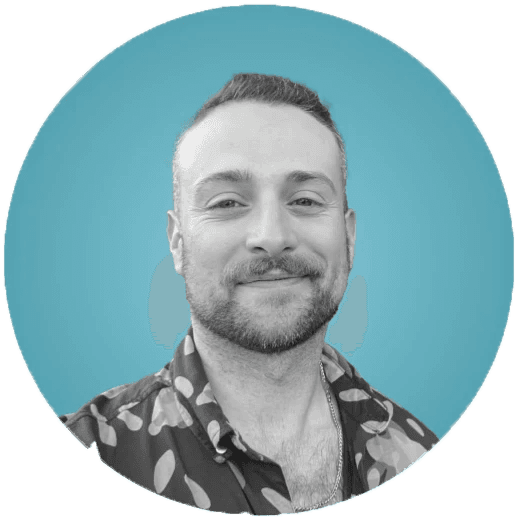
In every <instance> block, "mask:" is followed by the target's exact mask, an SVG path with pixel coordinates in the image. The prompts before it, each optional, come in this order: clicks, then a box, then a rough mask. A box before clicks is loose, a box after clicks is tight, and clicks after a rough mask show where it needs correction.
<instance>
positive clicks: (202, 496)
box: [185, 475, 211, 509]
mask: <svg viewBox="0 0 516 524" xmlns="http://www.w3.org/2000/svg"><path fill="white" fill-rule="evenodd" d="M185 482H186V485H187V486H188V488H189V489H190V491H191V493H192V497H193V499H194V502H195V505H196V506H197V507H198V508H201V509H209V507H210V506H211V501H210V498H209V497H208V495H207V494H206V492H205V491H204V490H203V489H202V488H201V486H199V484H197V482H195V481H193V480H192V479H190V478H188V477H187V476H186V475H185Z"/></svg>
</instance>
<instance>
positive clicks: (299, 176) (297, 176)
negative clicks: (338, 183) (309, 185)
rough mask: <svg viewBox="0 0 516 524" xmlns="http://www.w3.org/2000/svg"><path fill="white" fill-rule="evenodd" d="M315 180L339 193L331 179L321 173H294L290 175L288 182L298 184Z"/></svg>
mask: <svg viewBox="0 0 516 524" xmlns="http://www.w3.org/2000/svg"><path fill="white" fill-rule="evenodd" d="M314 180H315V181H318V182H322V183H323V184H326V185H328V186H329V187H330V189H331V190H332V191H333V192H334V193H336V192H337V190H336V189H335V185H334V183H333V182H332V181H331V180H330V178H329V177H328V176H326V175H325V174H324V173H319V172H318V171H293V172H292V173H289V175H288V177H287V181H288V182H295V183H297V184H301V183H303V182H310V181H314Z"/></svg>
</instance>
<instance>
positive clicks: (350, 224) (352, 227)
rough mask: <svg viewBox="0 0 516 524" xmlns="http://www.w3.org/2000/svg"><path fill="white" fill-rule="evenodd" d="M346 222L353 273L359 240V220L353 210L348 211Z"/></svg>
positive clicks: (350, 266) (350, 264)
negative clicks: (356, 242)
mask: <svg viewBox="0 0 516 524" xmlns="http://www.w3.org/2000/svg"><path fill="white" fill-rule="evenodd" d="M344 221H345V225H346V237H347V239H348V253H349V271H351V268H352V267H353V259H354V258H355V241H356V239H357V218H356V215H355V212H354V211H353V210H352V209H348V210H347V211H346V214H345V215H344Z"/></svg>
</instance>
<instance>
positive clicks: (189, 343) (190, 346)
mask: <svg viewBox="0 0 516 524" xmlns="http://www.w3.org/2000/svg"><path fill="white" fill-rule="evenodd" d="M194 351H195V346H194V342H193V340H192V337H191V336H190V335H186V337H185V350H184V353H185V355H190V354H191V353H193V352H194Z"/></svg>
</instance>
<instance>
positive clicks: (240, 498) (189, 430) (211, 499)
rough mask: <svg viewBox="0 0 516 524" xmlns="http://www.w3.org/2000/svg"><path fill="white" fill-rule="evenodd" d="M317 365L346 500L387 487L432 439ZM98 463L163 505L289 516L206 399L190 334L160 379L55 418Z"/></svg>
mask: <svg viewBox="0 0 516 524" xmlns="http://www.w3.org/2000/svg"><path fill="white" fill-rule="evenodd" d="M322 363H323V367H324V372H325V375H326V378H327V381H328V383H329V385H330V387H331V389H332V391H333V393H334V395H335V398H336V399H337V403H338V412H339V414H340V418H341V424H342V430H343V437H344V442H345V446H344V451H343V455H344V456H343V470H342V474H343V493H342V495H343V496H342V499H343V500H347V499H349V498H351V497H353V496H356V495H359V494H360V493H363V492H365V491H367V490H369V489H372V488H374V487H376V486H378V485H379V484H382V483H383V482H385V481H387V480H389V479H390V478H392V477H394V476H395V475H396V474H397V473H399V472H401V471H403V470H404V469H405V468H406V467H407V466H409V465H410V464H411V463H413V462H414V461H415V460H416V459H417V458H418V457H420V456H421V455H422V454H423V453H425V452H426V451H427V450H428V449H430V448H431V447H432V446H433V445H434V444H435V443H436V442H437V440H438V439H437V437H436V436H435V435H434V434H433V433H432V432H431V431H430V430H429V429H428V428H427V427H426V426H424V425H423V424H422V423H421V422H419V421H418V420H417V419H416V418H415V417H413V416H412V415H411V414H410V413H408V412H407V411H406V410H404V409H403V408H401V407H400V406H398V405H397V404H395V403H394V402H393V401H391V400H389V399H387V398H386V397H384V396H383V395H381V394H380V393H379V392H378V391H376V390H374V389H373V388H371V386H369V384H368V383H367V382H366V381H365V380H364V379H363V378H362V377H361V376H360V375H359V374H358V373H357V371H356V370H355V368H354V367H353V366H352V365H351V364H349V363H348V362H347V360H346V359H344V357H343V356H342V355H340V354H339V353H338V352H337V351H335V350H334V349H333V348H332V347H330V346H329V345H327V344H325V346H324V348H323V353H322ZM60 418H61V420H62V421H63V422H65V423H66V426H67V427H68V428H69V429H70V430H71V431H72V432H73V433H74V434H75V435H76V436H77V437H78V438H79V440H81V441H82V442H83V444H85V445H86V446H87V447H89V446H91V444H92V443H93V442H95V443H96V445H97V449H98V452H99V455H100V457H101V459H102V460H103V462H105V463H106V464H108V465H109V466H111V467H112V468H113V469H115V470H116V471H118V472H119V473H121V474H122V475H124V476H125V477H127V478H129V479H130V480H132V481H134V482H136V483H137V484H139V485H141V486H144V487H145V488H147V489H149V490H151V491H154V492H155V493H158V494H160V495H163V496H164V497H168V498H170V499H172V500H175V501H179V502H182V503H185V504H190V505H193V506H197V507H199V508H203V509H210V510H212V511H223V512H226V513H242V512H246V513H251V514H257V515H274V514H278V513H291V512H293V509H292V504H291V502H290V500H291V499H290V495H289V491H288V488H287V484H286V482H285V477H284V475H283V472H282V470H281V467H280V466H279V465H278V464H277V463H275V462H274V461H272V460H270V459H269V458H267V457H265V456H263V455H261V454H259V453H257V452H256V451H254V450H253V449H251V448H250V447H249V446H248V445H247V444H246V443H245V442H244V440H243V439H242V437H241V436H240V434H239V433H238V431H237V430H236V429H234V428H233V427H232V426H231V425H230V423H229V421H228V419H227V418H226V417H225V416H224V413H223V411H222V409H221V407H220V406H219V404H218V403H217V401H216V399H215V398H214V396H213V393H212V390H211V387H210V384H209V382H208V380H207V378H206V374H205V371H204V368H203V365H202V361H201V358H200V356H199V354H198V352H197V350H196V348H195V345H194V342H193V333H192V330H191V328H190V330H189V332H188V335H187V336H186V337H185V339H184V340H183V341H182V342H181V344H180V345H179V346H178V348H177V350H176V352H175V355H174V358H173V359H172V361H171V362H169V363H168V364H167V365H166V366H165V367H164V368H163V369H162V370H161V371H160V372H158V373H156V374H154V375H150V376H147V377H145V378H143V379H142V380H140V381H138V382H135V383H133V384H127V385H123V386H118V387H115V388H113V389H110V390H109V391H106V392H105V393H102V394H101V395H98V396H97V397H95V398H94V399H93V400H91V401H90V402H88V403H87V404H85V405H84V406H83V407H82V408H81V409H80V410H79V411H77V412H76V413H74V414H71V415H63V416H62V417H60Z"/></svg>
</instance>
